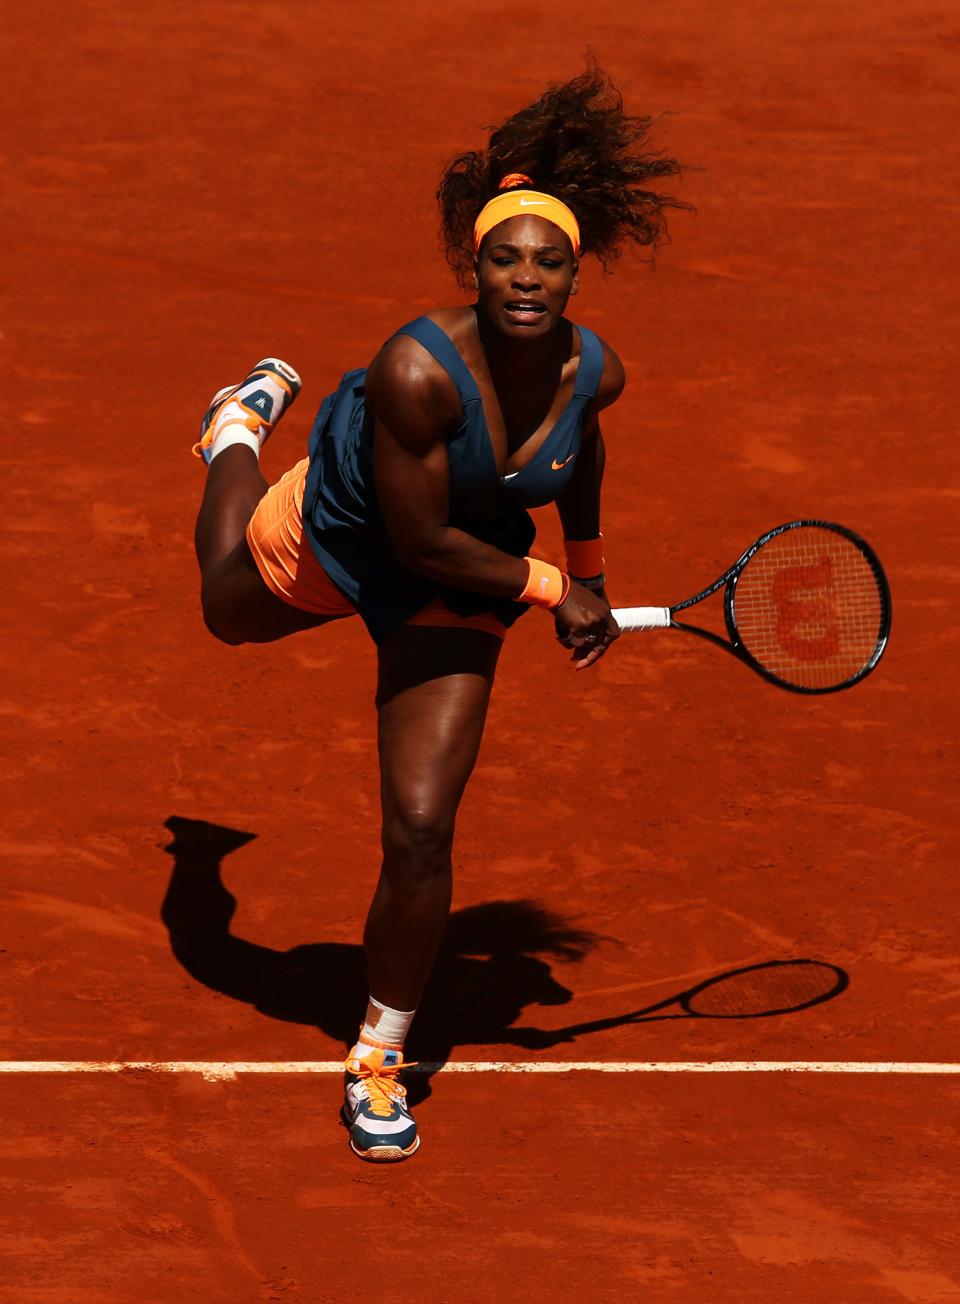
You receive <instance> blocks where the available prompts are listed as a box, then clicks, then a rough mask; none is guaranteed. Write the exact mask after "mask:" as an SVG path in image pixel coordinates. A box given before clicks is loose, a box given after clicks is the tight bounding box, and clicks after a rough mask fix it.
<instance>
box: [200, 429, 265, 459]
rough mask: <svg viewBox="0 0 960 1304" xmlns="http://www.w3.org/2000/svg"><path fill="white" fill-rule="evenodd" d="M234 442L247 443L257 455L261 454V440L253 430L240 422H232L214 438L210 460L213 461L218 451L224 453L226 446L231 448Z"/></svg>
mask: <svg viewBox="0 0 960 1304" xmlns="http://www.w3.org/2000/svg"><path fill="white" fill-rule="evenodd" d="M234 444H246V446H247V448H252V449H253V451H254V452H255V453H256V455H257V457H259V456H260V440H259V439H258V438H257V436H256V435H255V434H254V433H253V431H252V430H248V429H247V427H246V426H242V425H240V424H239V422H236V423H234V422H230V423H228V424H227V425H225V426H224V427H223V429H222V430H221V431H220V433H219V434H218V435H217V437H216V439H214V441H213V448H212V449H211V450H210V461H211V462H212V461H213V459H214V458H215V457H216V456H217V454H218V453H222V452H223V450H224V449H225V448H231V447H232V446H233V445H234Z"/></svg>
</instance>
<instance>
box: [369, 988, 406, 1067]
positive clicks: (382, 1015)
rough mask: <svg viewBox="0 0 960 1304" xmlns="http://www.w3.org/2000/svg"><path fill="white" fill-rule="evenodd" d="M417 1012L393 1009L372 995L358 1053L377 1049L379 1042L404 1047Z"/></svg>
mask: <svg viewBox="0 0 960 1304" xmlns="http://www.w3.org/2000/svg"><path fill="white" fill-rule="evenodd" d="M415 1014H416V1010H393V1009H391V1008H390V1006H389V1005H382V1004H381V1003H380V1002H379V1001H378V1000H375V999H374V998H373V997H372V996H371V997H370V999H369V1000H368V1001H367V1014H366V1018H365V1019H364V1021H363V1027H362V1028H361V1029H360V1037H359V1040H358V1041H357V1051H358V1053H359V1054H360V1055H364V1054H366V1052H367V1051H368V1050H375V1049H376V1047H377V1045H378V1043H379V1044H380V1045H383V1044H384V1043H386V1044H387V1045H388V1046H396V1047H398V1048H399V1047H402V1046H403V1043H404V1041H405V1040H406V1037H407V1033H408V1032H409V1031H410V1025H411V1023H413V1016H414V1015H415Z"/></svg>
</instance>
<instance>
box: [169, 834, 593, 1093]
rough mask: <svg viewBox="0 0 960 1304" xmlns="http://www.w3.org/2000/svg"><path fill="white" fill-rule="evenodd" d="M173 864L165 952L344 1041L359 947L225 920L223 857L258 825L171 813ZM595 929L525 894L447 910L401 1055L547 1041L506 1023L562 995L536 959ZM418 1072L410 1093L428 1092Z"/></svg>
mask: <svg viewBox="0 0 960 1304" xmlns="http://www.w3.org/2000/svg"><path fill="white" fill-rule="evenodd" d="M166 827H167V828H168V829H169V830H170V832H171V833H172V834H173V841H172V842H171V843H170V844H169V845H168V846H167V847H166V848H165V849H166V851H167V852H168V853H169V854H170V855H171V856H172V857H173V873H172V875H171V878H170V884H169V886H168V888H167V893H166V897H165V898H164V902H163V907H162V910H161V917H162V919H163V922H164V924H165V925H166V927H167V930H168V932H169V934H170V945H171V948H172V950H173V954H174V955H175V956H176V958H177V960H178V961H179V962H180V964H181V965H182V966H183V967H184V969H186V971H187V972H188V973H189V974H190V975H191V976H192V977H193V978H195V979H197V981H198V982H201V983H203V984H204V985H205V986H206V987H209V988H211V989H212V990H213V991H217V992H222V993H223V994H224V995H226V996H230V997H232V998H233V999H234V1000H238V1001H244V1002H246V1003H247V1004H249V1005H252V1006H253V1007H254V1008H255V1009H257V1010H259V1011H260V1013H262V1014H266V1015H268V1016H269V1017H270V1018H274V1019H284V1020H287V1021H289V1022H291V1023H304V1024H310V1025H313V1026H315V1027H317V1028H320V1029H321V1030H322V1031H323V1032H324V1033H326V1034H327V1036H329V1037H333V1038H334V1039H336V1040H337V1041H339V1042H341V1043H342V1044H343V1046H344V1047H345V1048H348V1047H349V1046H351V1045H352V1044H353V1042H354V1041H355V1040H356V1035H357V1029H358V1027H359V1024H360V1021H361V1019H362V1016H363V1012H364V1006H365V1002H366V962H365V960H364V954H363V949H362V947H360V946H352V945H348V944H346V943H342V942H312V943H306V944H304V945H301V946H294V947H291V948H290V950H288V951H275V950H272V949H271V948H270V947H267V946H259V945H257V944H256V943H254V942H247V941H244V939H243V938H241V937H236V936H234V934H233V933H231V931H230V922H231V919H232V918H233V914H234V910H235V909H236V899H235V898H234V897H233V896H232V894H231V893H230V892H229V891H228V890H227V888H226V887H225V886H224V884H223V882H222V880H221V877H220V870H221V862H222V860H223V858H224V857H225V856H227V855H229V853H230V852H232V851H236V850H237V848H239V847H242V846H244V845H245V844H246V843H247V842H250V841H252V840H253V838H254V837H255V836H256V835H255V834H253V833H243V832H240V831H238V830H236V829H229V828H223V827H222V826H220V825H217V824H210V823H207V822H206V821H205V820H190V819H184V818H182V817H180V816H177V815H174V816H171V818H170V819H168V820H167V821H166ZM600 940H601V939H600V938H598V937H597V936H595V935H594V934H591V933H588V932H584V931H583V930H581V929H577V928H574V927H571V926H570V925H569V924H567V923H566V921H564V920H563V919H562V918H561V917H560V916H558V915H555V914H552V913H550V912H548V911H546V910H544V909H543V908H541V907H540V906H538V905H537V904H536V903H535V902H532V901H489V902H484V903H483V904H482V905H476V906H468V907H466V908H465V909H463V910H455V911H454V912H453V913H452V914H451V916H450V920H449V923H448V926H447V930H446V934H445V936H444V940H443V943H442V945H441V948H440V952H439V954H438V956H437V962H436V965H435V967H434V971H433V975H432V977H431V980H430V983H429V986H428V988H427V991H426V993H425V994H424V999H423V1002H422V1004H421V1006H420V1009H419V1011H418V1014H417V1020H416V1024H415V1025H414V1029H413V1032H412V1034H411V1037H410V1039H409V1041H408V1044H407V1048H406V1049H407V1056H408V1058H410V1059H416V1060H419V1061H421V1062H423V1061H427V1062H431V1063H437V1064H442V1063H444V1062H445V1061H446V1060H447V1059H448V1058H449V1056H450V1053H451V1051H452V1050H453V1048H454V1046H462V1045H488V1046H489V1045H511V1046H522V1047H525V1048H528V1049H529V1048H531V1047H532V1046H535V1045H539V1044H543V1045H546V1044H548V1039H549V1034H545V1033H541V1032H540V1031H539V1030H538V1029H536V1028H517V1027H512V1026H511V1025H513V1024H514V1023H515V1022H516V1020H517V1019H518V1017H519V1016H520V1014H521V1013H522V1011H523V1010H524V1009H525V1007H526V1006H528V1005H565V1004H566V1003H567V1002H568V1001H570V1000H571V999H572V997H573V992H571V990H570V989H569V988H568V987H565V986H563V984H562V983H560V982H558V981H557V980H556V978H555V977H554V976H553V973H552V972H551V968H550V965H549V964H548V963H547V962H546V961H545V960H544V959H541V958H540V957H541V956H549V957H551V958H552V959H554V960H560V961H566V962H575V961H577V960H581V959H582V958H583V957H584V956H585V955H586V954H587V952H588V951H589V950H590V949H592V948H593V947H594V946H595V945H596V944H597V943H598V942H599V941H600ZM426 1091H427V1086H426V1078H425V1075H423V1074H418V1075H416V1080H415V1081H411V1083H410V1092H411V1096H412V1097H415V1096H417V1095H420V1096H421V1097H422V1096H423V1095H424V1094H425V1093H426Z"/></svg>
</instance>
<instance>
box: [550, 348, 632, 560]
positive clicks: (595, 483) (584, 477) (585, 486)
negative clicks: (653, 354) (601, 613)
mask: <svg viewBox="0 0 960 1304" xmlns="http://www.w3.org/2000/svg"><path fill="white" fill-rule="evenodd" d="M603 351H604V367H603V377H602V378H601V381H600V387H599V389H598V390H597V397H596V398H595V399H594V401H593V404H592V407H591V409H590V414H589V417H588V419H587V423H586V426H585V427H584V430H583V433H582V435H581V437H580V439H581V449H580V456H579V457H578V458H577V461H576V464H575V466H574V469H573V475H572V476H571V477H570V482H569V484H568V485H567V487H566V488H565V489H564V491H563V493H562V494H561V495H560V496H559V498H558V499H557V511H558V512H559V513H560V523H561V525H562V526H563V536H564V538H565V539H595V538H596V537H597V535H598V534H599V533H600V486H601V484H602V483H603V471H604V467H605V465H606V460H607V450H606V446H605V445H604V442H603V435H602V434H601V433H600V412H601V411H602V410H603V409H604V408H607V407H609V406H610V405H611V403H615V402H616V401H617V399H618V398H619V397H620V395H621V394H622V393H623V387H624V384H625V382H626V377H625V375H624V371H623V364H622V363H621V361H620V359H619V358H618V357H617V355H616V354H615V353H614V352H613V350H612V349H611V348H608V346H607V345H606V344H605V345H604V346H603Z"/></svg>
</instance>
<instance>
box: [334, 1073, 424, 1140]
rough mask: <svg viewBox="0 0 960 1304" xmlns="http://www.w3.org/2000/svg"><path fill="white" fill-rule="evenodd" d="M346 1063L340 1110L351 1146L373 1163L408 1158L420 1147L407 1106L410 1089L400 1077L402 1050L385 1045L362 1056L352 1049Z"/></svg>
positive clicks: (415, 1127) (414, 1124) (415, 1128)
mask: <svg viewBox="0 0 960 1304" xmlns="http://www.w3.org/2000/svg"><path fill="white" fill-rule="evenodd" d="M343 1067H344V1071H345V1072H344V1102H343V1109H342V1110H341V1111H340V1113H341V1117H342V1118H343V1121H344V1124H345V1125H346V1128H347V1131H348V1133H349V1135H350V1149H351V1150H352V1151H353V1153H354V1154H355V1155H359V1156H360V1158H361V1159H367V1160H369V1161H371V1162H372V1163H379V1164H384V1163H386V1164H390V1163H396V1162H397V1161H398V1160H401V1159H409V1158H410V1156H411V1155H412V1154H415V1153H416V1151H417V1150H418V1149H419V1147H420V1138H419V1136H418V1135H417V1125H416V1123H415V1122H414V1120H413V1118H412V1117H411V1115H410V1111H409V1109H408V1108H407V1103H406V1095H407V1089H406V1087H405V1086H404V1085H403V1084H402V1083H401V1082H400V1078H399V1075H400V1071H401V1069H403V1067H404V1063H403V1054H402V1053H401V1052H400V1051H399V1050H394V1049H393V1048H391V1047H384V1048H382V1049H376V1050H371V1051H368V1052H367V1054H366V1055H365V1056H364V1057H363V1059H360V1058H359V1057H358V1056H356V1055H354V1053H353V1052H351V1054H350V1056H349V1057H348V1058H347V1061H346V1063H345V1064H344V1066H343ZM406 1067H408V1068H409V1065H407V1066H406Z"/></svg>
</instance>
